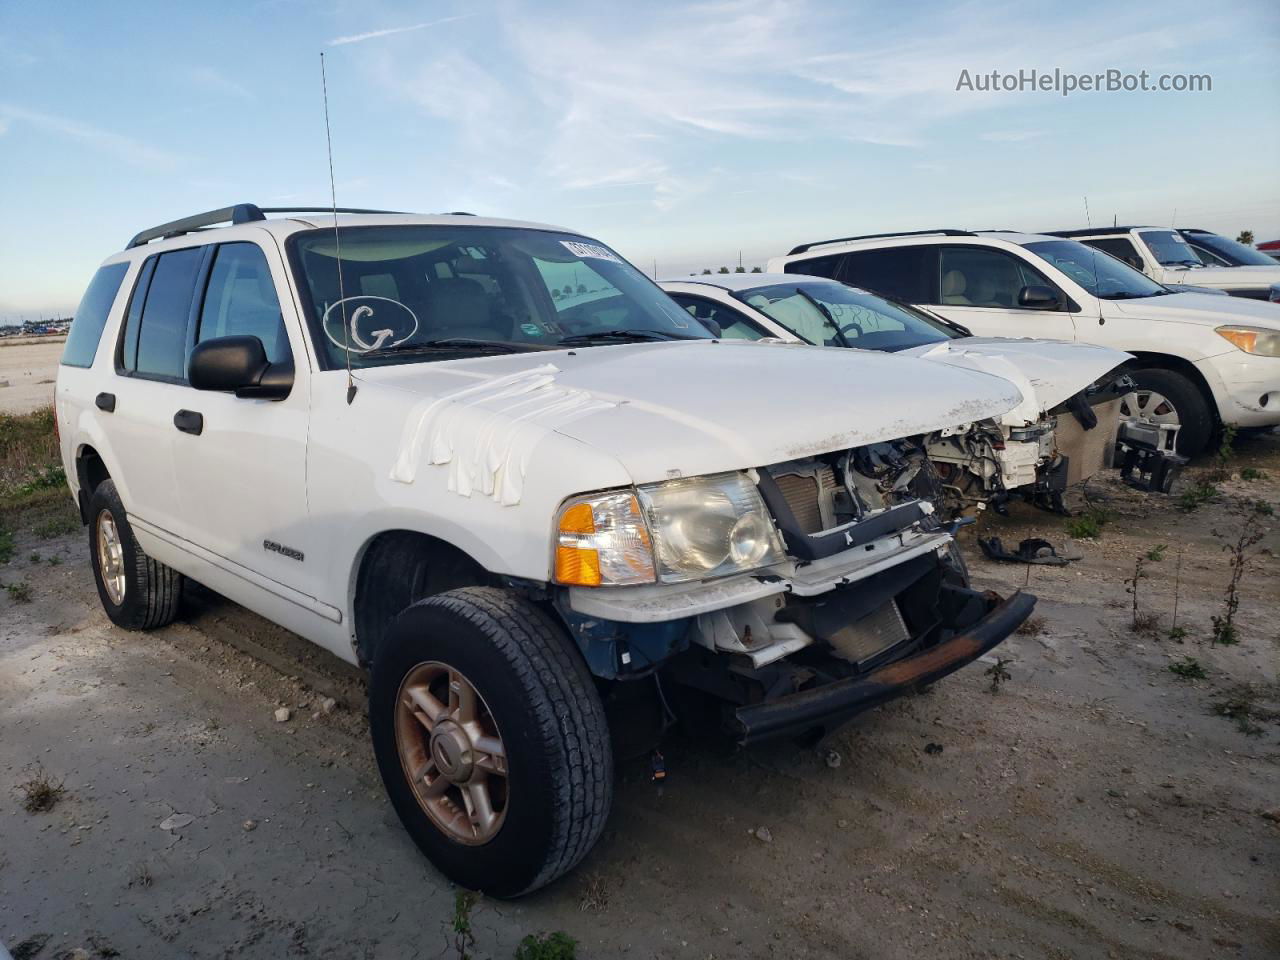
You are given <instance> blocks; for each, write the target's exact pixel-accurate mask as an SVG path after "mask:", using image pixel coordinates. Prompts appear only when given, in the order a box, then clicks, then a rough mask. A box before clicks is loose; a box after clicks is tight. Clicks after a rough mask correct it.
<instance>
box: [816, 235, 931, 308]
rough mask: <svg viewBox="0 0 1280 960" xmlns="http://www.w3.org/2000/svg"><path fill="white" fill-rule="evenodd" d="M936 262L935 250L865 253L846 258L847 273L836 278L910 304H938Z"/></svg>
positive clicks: (920, 247)
mask: <svg viewBox="0 0 1280 960" xmlns="http://www.w3.org/2000/svg"><path fill="white" fill-rule="evenodd" d="M937 262H938V254H937V250H936V248H934V247H927V246H914V247H891V248H888V249H883V250H864V251H861V252H857V253H850V254H847V255H846V256H845V261H844V271H843V272H842V274H841V275H840V276H839V277H838V278H837V279H839V280H842V281H844V282H845V283H851V284H853V285H854V286H855V287H862V288H863V289H864V290H870V291H872V292H873V293H883V294H887V295H888V296H890V297H896V298H897V299H899V300H905V301H906V302H907V303H937V302H938V301H937V292H936V289H935V287H936V283H935V278H936V277H937V275H938V271H937V269H936V266H935V265H936V264H937Z"/></svg>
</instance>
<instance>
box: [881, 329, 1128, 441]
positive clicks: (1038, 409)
mask: <svg viewBox="0 0 1280 960" xmlns="http://www.w3.org/2000/svg"><path fill="white" fill-rule="evenodd" d="M900 355H903V356H913V357H919V358H921V359H923V360H930V361H932V362H934V363H944V364H950V365H952V366H957V367H964V368H966V369H969V370H981V371H982V372H984V373H990V374H994V375H995V376H1000V377H1004V378H1005V379H1007V380H1009V381H1010V382H1011V383H1013V384H1014V385H1015V386H1016V387H1017V388H1018V391H1019V393H1020V394H1021V397H1022V400H1021V402H1020V403H1019V404H1018V405H1017V406H1016V407H1014V408H1013V409H1012V410H1010V411H1008V412H1007V413H1006V414H1004V416H1003V417H1002V418H1001V422H1002V423H1004V424H1005V425H1006V426H1013V427H1020V426H1024V425H1025V424H1030V423H1035V422H1036V421H1037V420H1039V419H1040V417H1041V416H1042V415H1043V414H1045V413H1047V412H1048V411H1049V410H1052V409H1053V408H1054V407H1056V406H1058V404H1060V403H1062V402H1063V401H1064V400H1066V399H1067V398H1068V397H1071V396H1073V395H1074V394H1077V393H1079V392H1080V391H1081V390H1083V389H1085V388H1086V387H1087V386H1089V384H1091V383H1093V382H1094V381H1096V380H1097V379H1098V378H1099V377H1102V376H1104V375H1105V374H1107V373H1110V372H1111V371H1112V370H1114V369H1115V368H1116V367H1118V366H1120V365H1121V364H1122V363H1124V362H1125V361H1126V360H1128V359H1130V354H1127V353H1124V352H1123V351H1120V350H1113V349H1111V348H1110V347H1100V346H1096V345H1094V344H1089V343H1068V342H1065V341H1061V340H1030V339H1013V338H1007V337H961V338H960V339H958V340H945V341H943V342H941V343H933V344H927V345H925V346H921V347H912V348H911V349H910V350H903V351H902V353H901V354H900Z"/></svg>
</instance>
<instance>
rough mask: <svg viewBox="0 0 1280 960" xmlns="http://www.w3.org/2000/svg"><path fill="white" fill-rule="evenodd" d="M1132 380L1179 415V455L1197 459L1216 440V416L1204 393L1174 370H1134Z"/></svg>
mask: <svg viewBox="0 0 1280 960" xmlns="http://www.w3.org/2000/svg"><path fill="white" fill-rule="evenodd" d="M1130 376H1132V377H1133V379H1134V382H1135V383H1137V384H1138V388H1139V389H1140V390H1153V391H1155V392H1156V393H1159V394H1162V395H1163V396H1164V397H1165V398H1166V399H1167V400H1168V401H1169V402H1170V403H1171V404H1173V407H1174V409H1175V410H1176V411H1177V413H1178V421H1179V423H1180V424H1181V427H1180V429H1179V430H1178V440H1177V444H1178V453H1180V454H1181V455H1182V456H1184V457H1186V456H1195V455H1196V454H1198V453H1200V452H1201V451H1203V450H1204V448H1205V447H1206V446H1207V445H1208V443H1209V439H1210V437H1212V436H1213V429H1214V424H1215V420H1214V416H1213V412H1212V410H1210V408H1209V404H1208V403H1206V402H1205V399H1204V397H1203V396H1202V395H1201V393H1200V390H1199V389H1198V388H1197V387H1196V385H1195V384H1194V383H1192V382H1191V381H1190V380H1189V379H1188V378H1187V377H1185V376H1183V375H1182V374H1180V373H1177V372H1176V371H1173V370H1163V369H1159V368H1147V369H1142V370H1134V371H1133V372H1132V373H1131V374H1130Z"/></svg>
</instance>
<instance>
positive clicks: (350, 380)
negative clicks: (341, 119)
mask: <svg viewBox="0 0 1280 960" xmlns="http://www.w3.org/2000/svg"><path fill="white" fill-rule="evenodd" d="M320 90H321V93H322V94H323V96H324V142H325V147H326V148H327V149H328V151H329V203H330V206H332V207H333V248H334V253H335V254H336V255H337V258H338V306H340V307H341V308H342V353H343V356H345V357H346V358H347V405H348V406H350V405H351V401H352V400H354V399H355V398H356V381H355V378H354V377H353V376H352V375H351V343H350V340H349V333H348V330H347V292H346V289H345V288H344V287H343V285H342V240H341V238H340V237H339V236H338V188H337V186H336V185H335V184H334V179H333V138H332V136H331V135H330V134H329V83H328V79H327V78H326V77H325V72H324V51H321V52H320Z"/></svg>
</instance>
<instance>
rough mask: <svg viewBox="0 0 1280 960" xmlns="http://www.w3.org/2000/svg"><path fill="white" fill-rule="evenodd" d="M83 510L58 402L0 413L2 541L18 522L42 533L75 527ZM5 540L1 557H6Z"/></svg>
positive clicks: (1, 559) (59, 532)
mask: <svg viewBox="0 0 1280 960" xmlns="http://www.w3.org/2000/svg"><path fill="white" fill-rule="evenodd" d="M79 525H80V520H79V516H78V514H77V512H76V509H75V506H74V505H73V504H72V503H71V498H70V497H69V496H68V495H67V478H66V474H65V473H64V471H63V469H62V461H61V459H60V457H59V453H58V441H57V438H56V437H55V435H54V432H53V408H52V407H45V408H44V409H42V410H36V411H35V412H34V413H25V414H0V541H3V540H4V539H5V536H4V535H5V534H6V533H7V534H9V535H10V537H11V536H12V531H13V530H14V529H16V528H18V527H23V528H26V529H30V530H31V531H32V532H33V533H35V535H36V536H38V537H41V538H43V539H51V538H53V537H58V536H62V535H64V534H67V533H72V532H73V531H75V529H76V528H77V527H79ZM4 552H5V551H4V549H3V543H0V562H5V560H6V558H5V557H4V556H3V555H2V554H3V553H4Z"/></svg>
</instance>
